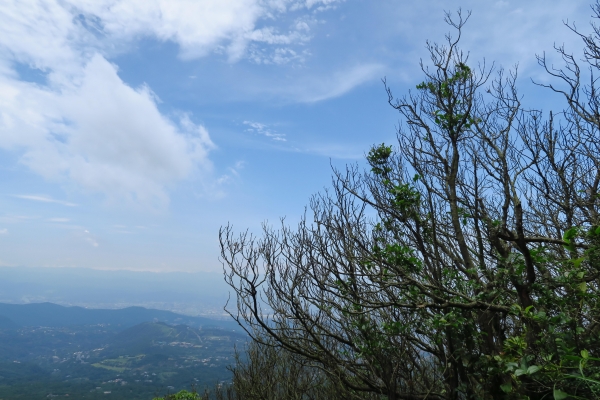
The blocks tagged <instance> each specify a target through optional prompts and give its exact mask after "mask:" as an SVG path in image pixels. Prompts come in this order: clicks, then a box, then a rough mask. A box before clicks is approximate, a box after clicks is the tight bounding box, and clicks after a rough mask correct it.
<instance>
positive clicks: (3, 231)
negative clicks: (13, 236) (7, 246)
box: [0, 228, 8, 235]
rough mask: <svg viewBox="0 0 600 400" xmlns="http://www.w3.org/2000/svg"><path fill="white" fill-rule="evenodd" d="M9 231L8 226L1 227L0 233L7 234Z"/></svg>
mask: <svg viewBox="0 0 600 400" xmlns="http://www.w3.org/2000/svg"><path fill="white" fill-rule="evenodd" d="M7 233H8V229H7V228H3V229H0V235H6V234H7Z"/></svg>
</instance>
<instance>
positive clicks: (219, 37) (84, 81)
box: [0, 0, 335, 204]
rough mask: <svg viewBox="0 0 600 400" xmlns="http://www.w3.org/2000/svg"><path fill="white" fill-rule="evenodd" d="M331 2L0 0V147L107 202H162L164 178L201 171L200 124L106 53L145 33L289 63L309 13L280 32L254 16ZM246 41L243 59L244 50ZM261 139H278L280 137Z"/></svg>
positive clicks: (187, 52) (266, 17)
mask: <svg viewBox="0 0 600 400" xmlns="http://www.w3.org/2000/svg"><path fill="white" fill-rule="evenodd" d="M334 2H335V1H332V0H320V1H316V2H315V1H312V0H310V1H306V2H304V1H296V0H202V1H196V0H63V1H60V0H25V1H23V0H7V1H4V2H2V3H1V4H0V148H4V149H9V150H12V151H17V152H19V153H20V154H21V155H22V158H21V162H22V163H24V164H25V165H27V166H28V167H29V168H31V169H32V170H33V171H35V172H37V173H39V174H40V175H42V176H44V177H46V178H48V179H54V180H59V181H68V182H70V183H75V184H76V185H78V186H79V187H81V188H82V189H84V190H86V191H90V192H99V193H102V194H104V195H106V196H107V197H109V198H127V199H130V200H133V201H135V202H150V203H153V204H166V202H167V201H168V196H167V192H166V189H167V187H168V186H169V185H170V184H171V183H173V182H175V181H178V180H181V179H184V178H186V177H188V176H190V175H191V174H193V173H194V171H196V170H207V169H210V167H211V163H210V160H209V151H210V150H211V149H212V148H213V147H214V145H213V143H212V141H211V139H210V137H209V134H208V131H207V130H206V128H205V127H203V126H202V125H197V124H195V123H194V122H193V121H192V119H191V118H190V116H189V115H183V116H180V117H178V118H172V117H167V116H165V115H164V114H162V113H161V112H160V111H159V109H158V107H157V96H156V95H155V94H154V93H153V92H152V90H151V89H150V88H149V87H147V86H142V87H139V88H132V87H130V86H128V85H127V84H126V83H124V82H123V81H122V80H121V79H120V78H119V76H118V74H117V71H118V68H117V67H116V66H115V65H113V64H111V63H110V62H109V61H108V59H109V58H110V57H111V56H112V55H114V54H117V53H119V52H123V51H126V50H127V49H128V48H129V46H131V45H132V44H133V43H134V42H135V41H137V40H138V39H140V38H142V37H153V38H156V39H158V40H161V41H172V42H174V43H176V44H177V45H178V46H179V48H180V56H181V57H182V58H185V59H189V58H196V57H201V56H204V55H206V54H208V53H210V52H213V51H220V52H223V53H225V54H226V55H227V57H228V58H229V60H230V61H236V60H239V59H240V58H242V57H245V56H250V57H252V58H253V59H255V61H256V60H260V62H265V63H266V62H268V63H273V64H282V63H286V62H290V61H293V60H299V59H300V58H301V57H302V56H305V55H306V54H307V53H306V52H302V51H297V50H295V49H294V48H292V46H296V45H303V44H304V43H306V42H307V41H308V40H309V39H310V36H309V31H310V26H309V23H308V22H306V21H309V19H306V18H302V17H300V18H296V19H295V20H294V21H295V22H294V23H293V24H292V25H291V26H290V27H289V29H287V30H286V31H285V32H284V33H281V32H280V30H279V29H278V28H275V27H274V26H269V25H268V24H263V25H261V26H259V25H258V24H259V21H275V20H276V18H277V17H278V16H280V15H281V14H282V13H287V12H290V11H291V10H294V7H295V6H296V5H301V6H302V7H303V8H304V10H305V11H304V12H305V13H306V12H307V10H308V9H310V8H311V7H313V6H318V5H319V4H320V5H331V4H333V3H334ZM251 44H254V45H255V47H254V49H255V50H254V53H253V54H250V53H248V51H247V50H248V46H250V45H251ZM256 46H258V47H256ZM260 46H263V47H260ZM265 46H267V47H269V48H271V50H268V49H267V47H265ZM259 53H260V57H259V56H258V55H257V54H259ZM19 65H21V66H23V65H25V66H28V67H29V68H32V69H34V70H37V71H38V72H40V73H42V74H44V75H45V78H46V82H45V84H35V83H32V82H27V81H24V80H22V79H20V77H19V73H18V72H17V71H18V70H17V67H18V66H19ZM265 135H266V136H269V134H267V133H265ZM270 137H272V138H273V139H274V140H284V139H283V135H280V134H273V136H270ZM39 201H42V200H39Z"/></svg>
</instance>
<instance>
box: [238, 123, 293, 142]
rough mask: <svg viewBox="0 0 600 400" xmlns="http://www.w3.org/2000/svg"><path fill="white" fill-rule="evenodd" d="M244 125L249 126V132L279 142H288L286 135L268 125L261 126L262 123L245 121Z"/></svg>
mask: <svg viewBox="0 0 600 400" xmlns="http://www.w3.org/2000/svg"><path fill="white" fill-rule="evenodd" d="M244 125H247V126H248V128H247V129H246V131H247V132H252V133H257V134H259V135H263V136H266V137H268V138H270V139H272V140H275V141H277V142H286V141H287V139H286V138H285V134H283V133H277V132H275V131H274V130H273V129H271V128H269V127H268V126H267V125H265V124H261V123H260V122H254V121H244Z"/></svg>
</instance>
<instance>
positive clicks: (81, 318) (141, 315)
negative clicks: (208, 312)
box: [0, 303, 240, 331]
mask: <svg viewBox="0 0 600 400" xmlns="http://www.w3.org/2000/svg"><path fill="white" fill-rule="evenodd" d="M144 322H164V323H167V324H172V325H181V324H183V325H188V326H192V327H196V328H200V327H216V328H222V329H228V330H237V331H240V328H239V326H238V325H237V324H236V323H235V322H233V321H220V320H212V319H210V318H205V317H192V316H187V315H182V314H177V313H174V312H171V311H164V310H153V309H147V308H144V307H127V308H122V309H115V310H111V309H89V308H83V307H76V306H72V307H65V306H61V305H58V304H53V303H29V304H7V303H0V328H4V329H14V328H18V327H25V326H47V327H68V326H77V325H99V324H106V325H110V326H111V327H112V328H113V329H115V330H125V329H127V328H130V327H132V326H135V325H138V324H141V323H144Z"/></svg>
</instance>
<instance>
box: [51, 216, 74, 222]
mask: <svg viewBox="0 0 600 400" xmlns="http://www.w3.org/2000/svg"><path fill="white" fill-rule="evenodd" d="M70 221H71V220H70V219H69V218H60V217H56V218H48V222H58V223H63V222H70Z"/></svg>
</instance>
